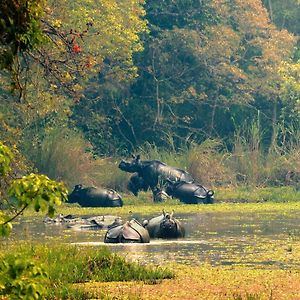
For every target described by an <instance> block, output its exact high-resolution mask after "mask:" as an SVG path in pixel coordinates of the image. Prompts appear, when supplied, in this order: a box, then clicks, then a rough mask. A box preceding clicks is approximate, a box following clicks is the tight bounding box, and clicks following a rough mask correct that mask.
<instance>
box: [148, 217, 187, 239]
mask: <svg viewBox="0 0 300 300" xmlns="http://www.w3.org/2000/svg"><path fill="white" fill-rule="evenodd" d="M143 224H144V227H145V228H146V229H147V230H148V232H149V235H150V237H151V238H161V239H174V238H182V237H184V236H185V229H184V227H183V225H182V224H181V222H180V221H178V220H177V219H175V218H174V217H173V213H171V214H169V213H165V212H163V214H162V215H160V216H158V217H155V218H152V219H150V220H149V221H144V222H143Z"/></svg>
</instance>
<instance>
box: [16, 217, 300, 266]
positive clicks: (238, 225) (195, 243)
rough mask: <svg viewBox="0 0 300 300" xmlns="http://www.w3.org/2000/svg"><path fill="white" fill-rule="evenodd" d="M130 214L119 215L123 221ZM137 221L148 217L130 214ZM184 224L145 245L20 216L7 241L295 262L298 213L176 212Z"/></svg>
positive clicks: (150, 256) (141, 256) (157, 259)
mask: <svg viewBox="0 0 300 300" xmlns="http://www.w3.org/2000/svg"><path fill="white" fill-rule="evenodd" d="M131 217H132V216H125V217H123V219H124V220H126V219H127V218H128V219H130V218H131ZM134 217H135V218H137V219H139V220H140V221H141V220H143V219H145V218H149V217H153V216H141V215H134ZM176 217H177V218H178V219H179V220H181V221H182V223H183V224H184V226H185V228H186V237H185V238H184V239H179V240H160V239H152V240H151V242H150V244H117V245H108V244H104V243H103V238H104V234H105V232H106V231H105V230H97V231H96V230H85V231H83V230H82V231H78V230H72V229H69V228H67V226H66V225H63V224H59V225H57V224H45V223H44V222H43V220H42V219H25V220H22V221H21V222H20V223H19V224H16V225H15V227H14V233H13V234H12V236H11V240H26V241H28V240H32V241H39V242H41V243H74V244H78V245H79V246H80V247H86V246H93V247H98V246H100V245H101V246H102V245H107V246H108V247H110V248H111V249H112V251H114V252H118V253H120V254H122V255H124V256H126V257H128V258H129V259H133V260H137V261H139V262H141V263H149V262H152V263H155V264H161V263H165V262H173V261H176V262H179V263H184V264H189V265H195V264H201V263H204V262H208V263H209V264H213V265H229V266H230V265H247V266H253V267H258V266H259V267H264V268H266V267H267V268H290V267H296V266H299V265H300V254H299V255H298V253H299V251H297V250H300V238H299V237H300V222H299V215H298V214H297V213H294V214H286V213H285V214H281V213H278V212H277V213H275V212H274V213H273V212H269V213H266V212H264V213H228V212H226V213H220V212H218V213H197V214H177V215H176Z"/></svg>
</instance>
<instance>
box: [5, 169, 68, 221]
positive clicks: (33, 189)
mask: <svg viewBox="0 0 300 300" xmlns="http://www.w3.org/2000/svg"><path fill="white" fill-rule="evenodd" d="M67 193H68V191H67V189H66V188H65V186H64V183H62V182H56V181H53V180H50V179H49V178H48V177H47V176H46V175H37V174H30V175H28V176H23V177H22V178H21V179H17V180H15V181H14V182H13V183H12V185H11V187H10V189H9V195H10V196H11V197H13V198H14V199H16V200H17V201H18V206H19V207H22V208H24V207H27V206H29V205H32V206H33V208H34V210H35V211H36V212H39V211H40V210H41V211H43V212H47V215H49V216H50V217H51V216H52V217H53V215H54V213H55V206H56V205H60V204H61V203H62V201H64V200H66V199H67Z"/></svg>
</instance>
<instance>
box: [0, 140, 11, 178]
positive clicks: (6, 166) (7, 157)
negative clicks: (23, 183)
mask: <svg viewBox="0 0 300 300" xmlns="http://www.w3.org/2000/svg"><path fill="white" fill-rule="evenodd" d="M12 158H13V154H12V152H11V151H10V149H9V148H8V147H7V146H5V145H4V144H3V143H2V142H1V141H0V175H1V176H4V175H6V174H7V173H8V172H9V171H10V163H11V160H12Z"/></svg>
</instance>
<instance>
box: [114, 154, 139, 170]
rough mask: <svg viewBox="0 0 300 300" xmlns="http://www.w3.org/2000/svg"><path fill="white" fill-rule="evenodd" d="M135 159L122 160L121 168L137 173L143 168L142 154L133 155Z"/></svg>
mask: <svg viewBox="0 0 300 300" xmlns="http://www.w3.org/2000/svg"><path fill="white" fill-rule="evenodd" d="M132 157H133V159H132V160H131V161H125V160H122V161H121V162H120V164H119V168H120V169H121V170H122V171H125V172H128V173H135V172H139V171H140V170H141V167H142V165H141V157H140V155H137V156H134V155H133V156H132Z"/></svg>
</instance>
